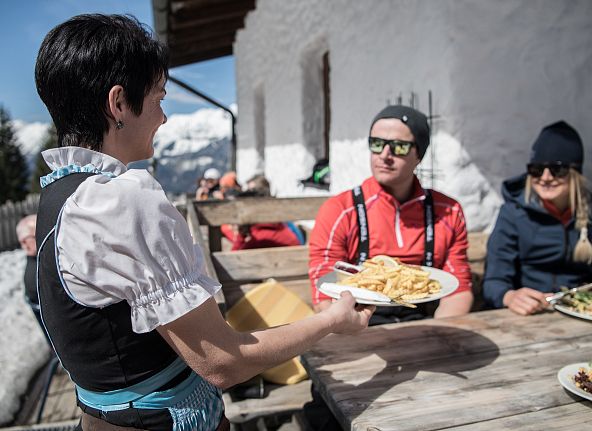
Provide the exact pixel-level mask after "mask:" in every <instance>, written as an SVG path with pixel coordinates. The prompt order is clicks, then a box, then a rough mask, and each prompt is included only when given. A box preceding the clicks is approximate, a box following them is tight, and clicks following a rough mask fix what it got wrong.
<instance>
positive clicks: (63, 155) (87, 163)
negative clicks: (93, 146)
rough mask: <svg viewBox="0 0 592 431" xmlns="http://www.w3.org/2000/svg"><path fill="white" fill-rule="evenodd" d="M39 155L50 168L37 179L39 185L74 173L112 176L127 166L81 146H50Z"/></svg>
mask: <svg viewBox="0 0 592 431" xmlns="http://www.w3.org/2000/svg"><path fill="white" fill-rule="evenodd" d="M41 155H42V156H43V159H44V160H45V163H47V166H49V168H50V169H51V170H52V172H51V173H50V174H48V175H45V176H44V177H41V178H40V179H39V181H40V183H41V187H45V186H47V185H49V184H51V183H53V182H54V181H57V180H59V179H60V178H63V177H65V176H67V175H70V174H74V173H81V172H86V173H94V174H102V175H105V176H108V177H111V178H114V177H116V176H118V175H121V174H123V173H124V172H125V171H127V167H126V166H125V165H124V164H123V163H121V162H120V161H119V160H117V159H116V158H115V157H111V156H109V155H107V154H104V153H99V152H97V151H93V150H89V149H87V148H82V147H61V148H52V149H49V150H45V151H43V152H42V153H41Z"/></svg>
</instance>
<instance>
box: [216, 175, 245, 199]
mask: <svg viewBox="0 0 592 431" xmlns="http://www.w3.org/2000/svg"><path fill="white" fill-rule="evenodd" d="M219 185H220V189H219V190H217V191H215V192H214V193H213V194H212V195H213V197H214V198H215V199H233V198H235V197H237V196H238V195H239V194H240V192H241V190H242V188H241V186H240V184H239V183H238V181H237V179H236V172H234V171H228V172H226V173H225V174H224V175H222V176H221V177H220V181H219Z"/></svg>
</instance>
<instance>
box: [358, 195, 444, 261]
mask: <svg viewBox="0 0 592 431" xmlns="http://www.w3.org/2000/svg"><path fill="white" fill-rule="evenodd" d="M352 197H353V200H354V205H355V207H356V214H357V215H358V237H359V241H358V265H360V264H362V263H363V262H364V261H365V260H367V259H368V257H369V253H370V234H369V233H370V231H369V230H368V217H367V214H366V203H365V201H364V193H363V192H362V188H361V187H360V186H357V187H355V188H354V189H352ZM423 210H424V224H425V246H424V252H423V265H424V266H430V267H432V266H434V200H433V198H432V192H431V191H430V190H429V189H426V190H425V199H424V202H423Z"/></svg>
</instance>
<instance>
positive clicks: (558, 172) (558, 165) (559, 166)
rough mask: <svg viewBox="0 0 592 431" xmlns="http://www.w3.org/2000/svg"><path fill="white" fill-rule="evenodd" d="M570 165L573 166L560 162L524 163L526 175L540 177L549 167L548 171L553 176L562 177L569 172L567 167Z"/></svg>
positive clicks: (570, 166)
mask: <svg viewBox="0 0 592 431" xmlns="http://www.w3.org/2000/svg"><path fill="white" fill-rule="evenodd" d="M572 167H575V165H570V164H566V163H562V162H552V163H529V164H528V165H526V172H528V175H530V176H531V177H534V178H540V177H542V176H543V173H544V172H545V169H549V172H550V173H551V175H552V176H554V177H555V178H564V177H566V176H567V175H568V174H569V169H570V168H572Z"/></svg>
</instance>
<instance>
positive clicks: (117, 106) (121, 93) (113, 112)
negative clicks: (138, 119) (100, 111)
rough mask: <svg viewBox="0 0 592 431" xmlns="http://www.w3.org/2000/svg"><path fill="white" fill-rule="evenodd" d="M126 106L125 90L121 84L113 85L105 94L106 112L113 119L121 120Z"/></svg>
mask: <svg viewBox="0 0 592 431" xmlns="http://www.w3.org/2000/svg"><path fill="white" fill-rule="evenodd" d="M126 108H127V105H126V100H125V90H124V89H123V87H122V86H121V85H114V86H113V87H112V88H111V90H109V95H108V96H107V113H108V114H109V116H110V117H111V118H112V119H113V121H115V122H118V121H123V117H124V115H125V113H124V111H125V110H126Z"/></svg>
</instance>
